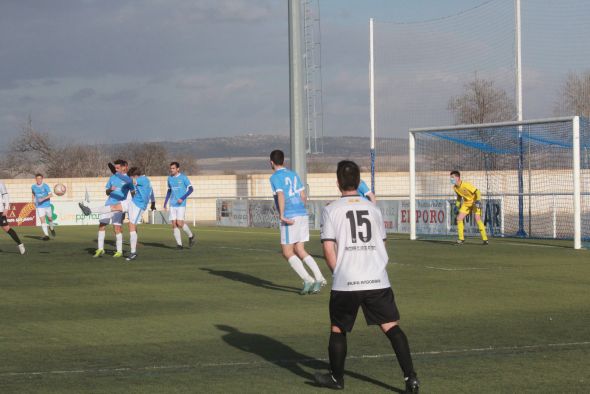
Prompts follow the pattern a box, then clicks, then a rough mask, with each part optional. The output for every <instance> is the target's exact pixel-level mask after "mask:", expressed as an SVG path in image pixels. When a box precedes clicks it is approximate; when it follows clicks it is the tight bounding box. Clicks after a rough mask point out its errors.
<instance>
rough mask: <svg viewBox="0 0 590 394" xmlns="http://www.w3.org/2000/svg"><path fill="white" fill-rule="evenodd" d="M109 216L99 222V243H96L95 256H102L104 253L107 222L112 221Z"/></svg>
mask: <svg viewBox="0 0 590 394" xmlns="http://www.w3.org/2000/svg"><path fill="white" fill-rule="evenodd" d="M110 220H111V219H110V217H109V218H101V219H100V221H99V223H98V235H97V239H98V244H97V245H96V252H94V256H92V257H94V258H97V257H101V256H102V255H103V254H104V239H105V235H106V227H107V224H108V223H109V222H110Z"/></svg>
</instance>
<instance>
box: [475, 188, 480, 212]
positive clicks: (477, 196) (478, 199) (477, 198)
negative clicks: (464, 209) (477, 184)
mask: <svg viewBox="0 0 590 394" xmlns="http://www.w3.org/2000/svg"><path fill="white" fill-rule="evenodd" d="M474 194H475V206H476V207H477V208H481V192H480V191H479V189H475V193H474Z"/></svg>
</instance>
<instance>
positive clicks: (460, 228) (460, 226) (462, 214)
mask: <svg viewBox="0 0 590 394" xmlns="http://www.w3.org/2000/svg"><path fill="white" fill-rule="evenodd" d="M468 209H469V208H467V207H465V206H464V205H461V208H460V209H459V214H458V215H457V244H462V243H463V242H465V221H464V219H465V218H466V217H467V214H468V213H469V210H468Z"/></svg>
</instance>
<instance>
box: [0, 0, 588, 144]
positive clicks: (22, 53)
mask: <svg viewBox="0 0 590 394" xmlns="http://www.w3.org/2000/svg"><path fill="white" fill-rule="evenodd" d="M320 1H321V3H320V6H321V28H322V30H321V32H322V42H321V44H322V62H323V63H322V64H323V76H324V81H323V82H324V103H325V116H324V122H325V134H326V135H332V136H336V135H366V133H367V129H368V102H369V98H368V74H367V70H368V19H369V17H375V18H377V20H378V21H397V22H406V23H409V22H416V21H421V20H427V19H432V18H442V17H445V16H449V15H453V14H457V13H461V12H463V11H464V10H467V9H470V8H472V7H475V6H478V5H481V4H482V3H485V1H484V0H445V1H440V0H416V1H410V0H362V1H360V0H320ZM525 1H527V0H524V1H523V2H525ZM530 1H537V2H539V3H549V2H547V1H545V2H543V1H542V0H530ZM568 1H569V2H571V3H572V4H574V5H575V6H576V7H578V8H577V9H575V13H576V14H580V13H582V12H581V11H580V9H581V10H582V11H583V12H586V13H587V8H588V6H586V5H585V3H584V2H582V1H576V0H568ZM510 4H511V1H510V0H496V2H491V5H492V7H491V8H490V5H489V4H488V5H487V7H488V9H492V10H495V9H500V10H501V11H502V12H504V13H505V16H506V15H507V18H508V19H510V18H509V14H510V12H512V11H511V10H512V9H511V7H510ZM507 5H508V6H507ZM485 7H486V6H485V5H484V9H485ZM572 10H573V8H572V7H570V8H569V12H570V14H566V15H565V16H568V17H569V16H571V13H572V12H573V11H572ZM488 12H491V11H488ZM547 16H548V15H547V13H545V14H542V15H541V16H540V17H539V19H540V20H542V19H543V18H545V17H547ZM587 20H588V19H587V18H585V19H584V21H585V25H590V24H588V23H587ZM510 23H511V22H508V24H507V26H510ZM574 25H575V23H574ZM386 26H388V25H386ZM393 26H394V27H395V26H397V25H393ZM564 28H565V27H564ZM580 29H582V28H581V27H580V28H579V29H577V30H576V31H575V32H576V33H579V32H580ZM461 31H462V29H460V28H458V29H457V31H456V32H455V34H454V36H455V37H454V39H456V38H457V37H459V38H460V42H463V41H464V40H465V38H466V35H468V34H469V33H464V34H463V33H462V32H461ZM287 33H288V32H287V0H143V1H139V0H52V1H46V0H2V1H0V59H1V62H2V64H1V65H0V134H1V138H2V140H3V141H5V140H9V139H10V138H12V137H13V136H14V135H15V134H16V133H18V131H19V128H20V126H21V125H22V124H23V122H24V121H25V120H26V118H27V116H29V115H31V116H32V119H33V122H34V126H35V127H36V128H37V129H39V130H41V131H47V132H50V133H52V134H54V135H59V136H61V137H65V138H68V140H73V141H78V142H83V141H88V142H115V141H133V140H139V141H154V140H166V139H170V140H181V139H186V138H200V137H212V136H230V135H243V134H246V133H257V134H287V133H288V127H289V119H288V116H289V108H288V100H289V94H288V41H287ZM509 34H511V33H509ZM550 36H552V35H550ZM498 37H506V36H505V35H499V36H498ZM510 37H512V36H510ZM587 37H588V35H586V36H585V37H583V40H581V39H580V38H578V39H577V41H583V42H584V43H585V42H586V40H587ZM570 38H571V37H570ZM571 41H576V40H571ZM503 45H507V46H511V45H513V43H512V41H510V40H509V42H508V44H506V43H504V44H503ZM556 45H557V44H556ZM583 45H584V46H586V44H583ZM573 49H576V48H573ZM573 49H572V50H573ZM578 52H579V51H578ZM586 52H587V49H586ZM545 53H546V52H545ZM431 55H432V54H431ZM532 57H533V55H531V58H532ZM583 60H584V62H585V63H584V64H588V62H587V60H588V59H587V58H584V59H583ZM511 61H512V58H511V57H510V56H508V57H506V58H503V59H502V60H501V61H499V62H498V64H497V65H494V67H498V68H504V69H506V68H508V69H510V67H512V64H511ZM549 63H551V62H549ZM551 65H553V63H551ZM576 67H578V68H579V65H578V66H576ZM385 68H387V67H385ZM566 68H567V67H566ZM510 70H511V69H510ZM504 71H505V70H504ZM510 72H511V71H510ZM535 72H536V74H534V75H535V76H536V77H537V78H541V76H542V73H543V70H541V69H540V68H539V69H537V70H536V71H535ZM531 74H533V73H532V72H531ZM389 77H391V78H393V77H394V76H389ZM448 78H449V75H448V74H447V75H442V76H440V78H439V79H441V80H445V79H448ZM541 79H542V78H541ZM383 80H384V81H385V80H386V78H383ZM456 86H457V84H455V87H454V88H453V89H455V90H456ZM459 86H460V84H459ZM382 89H383V90H387V89H388V88H387V86H385V83H384V86H382ZM453 89H450V90H449V92H451V91H453ZM445 94H447V93H445ZM410 96H411V94H410V93H409V92H403V93H402V94H399V95H397V96H396V97H397V99H396V98H393V99H390V100H391V105H392V106H395V105H396V102H397V101H400V100H401V101H409V102H415V101H416V100H418V98H417V97H415V98H412V97H410ZM396 100H397V101H396ZM388 105H389V104H388ZM400 108H402V109H403V107H400ZM533 114H535V113H534V111H533ZM535 115H536V114H535ZM405 126H406V125H405V124H404V125H403V128H402V129H405ZM400 133H402V132H401V131H400Z"/></svg>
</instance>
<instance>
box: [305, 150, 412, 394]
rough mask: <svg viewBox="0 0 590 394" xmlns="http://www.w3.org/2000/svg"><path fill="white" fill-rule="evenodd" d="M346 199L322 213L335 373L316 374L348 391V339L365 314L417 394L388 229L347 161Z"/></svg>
mask: <svg viewBox="0 0 590 394" xmlns="http://www.w3.org/2000/svg"><path fill="white" fill-rule="evenodd" d="M336 175H337V178H338V187H339V189H340V191H341V192H342V198H340V199H339V200H337V201H335V202H333V203H331V204H329V205H328V206H326V207H325V208H324V210H323V212H322V222H321V241H322V246H323V249H324V256H325V258H326V263H327V264H328V267H329V268H330V270H331V271H332V273H333V282H332V291H331V293H330V322H331V325H332V327H331V332H330V342H329V346H328V351H329V358H330V369H331V371H330V373H327V374H319V373H318V374H316V376H315V379H316V382H317V383H318V384H320V385H321V386H324V387H329V388H332V389H343V388H344V362H345V360H346V347H347V345H346V333H347V332H351V331H352V328H353V326H354V322H355V319H356V316H357V313H358V310H359V308H362V309H363V313H364V315H365V320H366V321H367V324H369V325H379V326H380V327H381V330H382V331H383V332H384V333H385V335H386V336H387V338H388V339H389V341H390V342H391V346H392V347H393V350H394V351H395V354H396V356H397V360H398V362H399V365H400V367H401V369H402V371H403V373H404V379H405V382H406V392H409V393H417V392H418V390H419V382H418V378H417V376H416V372H415V371H414V366H413V362H412V355H411V353H410V346H409V344H408V339H407V338H406V335H405V334H404V332H403V331H402V330H401V328H400V327H399V324H398V323H399V318H400V317H399V312H398V309H397V306H396V304H395V298H394V295H393V291H392V289H391V285H390V283H389V277H388V275H387V270H386V267H387V262H388V260H389V257H388V255H387V250H386V249H385V240H386V233H385V225H384V223H383V217H382V215H381V211H380V210H379V208H377V206H376V205H375V204H373V203H371V202H369V201H368V200H366V199H364V198H360V197H359V195H358V192H357V189H358V186H359V182H360V169H359V167H358V165H357V164H356V163H354V162H352V161H341V162H340V163H338V169H337V171H336Z"/></svg>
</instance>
